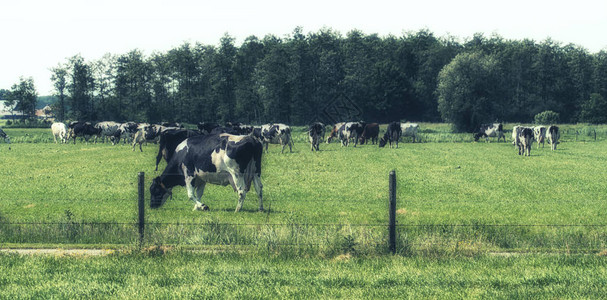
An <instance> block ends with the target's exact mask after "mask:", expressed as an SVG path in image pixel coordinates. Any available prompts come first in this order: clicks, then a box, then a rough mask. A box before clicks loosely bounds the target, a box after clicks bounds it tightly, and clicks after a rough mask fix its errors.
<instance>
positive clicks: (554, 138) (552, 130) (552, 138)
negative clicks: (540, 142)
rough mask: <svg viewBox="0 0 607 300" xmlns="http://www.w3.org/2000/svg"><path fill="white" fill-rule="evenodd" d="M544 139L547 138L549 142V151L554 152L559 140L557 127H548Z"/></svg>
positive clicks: (559, 135)
mask: <svg viewBox="0 0 607 300" xmlns="http://www.w3.org/2000/svg"><path fill="white" fill-rule="evenodd" d="M546 137H547V138H548V142H550V148H551V150H552V151H554V150H556V145H557V144H558V143H559V138H560V137H561V134H560V133H559V127H558V126H555V125H552V126H549V127H548V131H547V132H546Z"/></svg>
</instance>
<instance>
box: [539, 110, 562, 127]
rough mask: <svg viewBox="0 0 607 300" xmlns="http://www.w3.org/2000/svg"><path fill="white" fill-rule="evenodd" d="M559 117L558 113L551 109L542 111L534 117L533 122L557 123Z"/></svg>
mask: <svg viewBox="0 0 607 300" xmlns="http://www.w3.org/2000/svg"><path fill="white" fill-rule="evenodd" d="M559 119H560V116H559V113H557V112H553V111H551V110H547V111H543V112H541V113H539V114H537V115H535V117H534V120H535V124H557V123H558V122H559Z"/></svg>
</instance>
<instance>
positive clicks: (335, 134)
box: [327, 122, 346, 144]
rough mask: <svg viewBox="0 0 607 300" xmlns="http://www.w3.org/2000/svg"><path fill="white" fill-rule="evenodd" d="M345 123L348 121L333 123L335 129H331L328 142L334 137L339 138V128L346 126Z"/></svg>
mask: <svg viewBox="0 0 607 300" xmlns="http://www.w3.org/2000/svg"><path fill="white" fill-rule="evenodd" d="M344 124H346V122H339V123H335V125H333V129H331V132H330V133H329V136H328V137H327V144H329V143H331V141H332V140H333V139H335V138H339V130H340V129H341V128H342V127H343V126H344Z"/></svg>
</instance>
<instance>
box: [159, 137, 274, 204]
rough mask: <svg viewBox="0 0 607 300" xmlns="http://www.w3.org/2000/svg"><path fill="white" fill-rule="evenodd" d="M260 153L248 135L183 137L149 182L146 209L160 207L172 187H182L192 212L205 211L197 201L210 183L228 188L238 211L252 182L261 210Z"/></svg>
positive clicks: (169, 194)
mask: <svg viewBox="0 0 607 300" xmlns="http://www.w3.org/2000/svg"><path fill="white" fill-rule="evenodd" d="M262 153H263V146H262V145H261V143H260V142H259V140H258V139H256V138H254V137H252V136H234V135H230V134H225V133H224V134H209V135H199V136H194V137H190V138H187V139H186V140H184V141H183V142H181V143H180V144H179V145H178V146H177V149H176V150H175V154H174V155H173V157H172V158H171V159H170V160H169V162H168V164H167V166H166V168H165V170H164V172H162V175H160V176H158V177H156V178H154V180H153V181H152V185H151V186H150V194H151V201H150V207H152V208H158V207H160V206H161V205H162V204H163V203H164V202H165V201H166V199H167V198H168V197H169V196H171V192H172V189H173V188H174V187H175V186H185V187H186V190H187V193H188V198H189V199H190V200H192V201H193V202H194V210H208V209H209V207H208V206H207V205H205V204H204V203H202V202H201V200H200V199H201V198H202V194H203V192H204V187H205V185H206V184H207V183H211V184H217V185H222V186H226V185H231V186H232V188H233V189H234V191H235V192H237V193H238V204H237V205H236V212H238V211H240V209H241V208H242V205H243V203H244V200H245V197H246V194H247V192H248V191H249V189H250V187H251V183H253V185H254V186H255V190H256V191H257V196H258V198H259V210H260V211H263V193H262V190H263V185H262V184H261V156H262Z"/></svg>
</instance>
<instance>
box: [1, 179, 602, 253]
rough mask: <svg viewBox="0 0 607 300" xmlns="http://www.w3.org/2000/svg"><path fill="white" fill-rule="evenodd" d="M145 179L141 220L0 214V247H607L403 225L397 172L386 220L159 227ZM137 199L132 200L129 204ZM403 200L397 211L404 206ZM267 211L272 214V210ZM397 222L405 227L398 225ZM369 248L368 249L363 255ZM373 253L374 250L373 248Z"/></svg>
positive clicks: (473, 226) (575, 235)
mask: <svg viewBox="0 0 607 300" xmlns="http://www.w3.org/2000/svg"><path fill="white" fill-rule="evenodd" d="M144 178H145V174H144V173H143V172H141V173H139V174H138V199H137V216H136V218H134V220H133V221H132V222H95V221H78V220H76V219H75V218H74V216H73V214H71V213H70V212H69V211H66V212H65V221H61V222H10V221H7V220H3V219H2V216H1V215H0V247H1V245H2V244H7V243H11V244H27V245H31V244H36V245H37V246H40V245H42V246H43V245H56V244H65V245H71V244H78V245H85V246H86V247H103V246H104V245H125V246H129V247H138V248H141V247H146V246H149V245H174V246H192V247H197V246H198V247H232V248H236V247H241V246H245V247H254V248H263V249H268V250H273V251H283V250H285V247H290V248H295V249H304V250H305V249H311V248H313V249H315V250H318V249H323V251H333V252H339V251H342V252H348V251H350V252H355V251H359V252H364V251H375V252H382V253H402V254H407V253H412V252H427V253H433V252H438V251H464V252H486V251H495V252H502V251H506V252H507V251H519V252H520V251H522V252H584V253H588V252H599V251H603V250H605V249H607V231H606V230H605V227H607V224H486V223H480V222H470V223H465V222H462V223H460V224H406V223H405V221H404V219H405V217H404V216H402V215H401V216H398V215H397V202H396V196H397V195H396V174H395V172H394V171H391V172H390V174H389V176H388V178H389V184H388V187H389V188H388V197H387V198H388V205H387V207H388V212H386V222H378V223H331V222H317V223H306V222H298V221H294V220H293V221H287V222H270V221H269V219H268V220H267V221H266V222H248V223H246V222H245V223H239V222H220V221H219V220H216V219H211V220H206V221H203V222H155V221H149V220H146V209H145V204H146V203H145V186H144V182H145V180H144ZM130 201H132V200H130ZM403 203H404V201H401V203H400V206H401V208H402V207H403V206H406V203H404V205H403ZM271 210H272V209H271V207H269V208H268V213H269V211H271ZM399 221H400V223H399ZM365 249H366V250H365ZM369 249H371V250H369Z"/></svg>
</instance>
